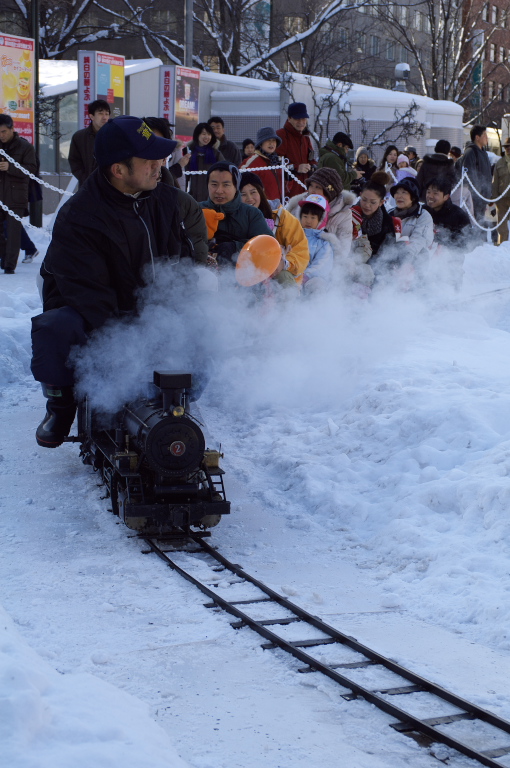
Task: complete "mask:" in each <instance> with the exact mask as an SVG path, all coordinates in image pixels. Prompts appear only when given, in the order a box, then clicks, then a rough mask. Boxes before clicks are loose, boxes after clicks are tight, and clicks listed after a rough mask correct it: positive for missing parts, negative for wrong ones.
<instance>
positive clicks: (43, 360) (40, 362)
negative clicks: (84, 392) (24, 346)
mask: <svg viewBox="0 0 510 768" xmlns="http://www.w3.org/2000/svg"><path fill="white" fill-rule="evenodd" d="M86 341H87V334H86V332H85V322H84V320H83V317H82V316H81V315H80V314H79V312H76V310H74V309H72V308H71V307H61V308H59V309H50V310H49V311H48V312H43V313H42V314H41V315H37V316H36V317H33V318H32V353H33V354H32V374H33V376H34V378H35V379H36V381H41V382H44V383H46V384H58V385H59V386H71V385H72V384H73V383H74V375H73V371H72V369H71V368H70V367H68V365H67V359H68V357H69V353H70V351H71V347H73V346H75V345H76V344H79V345H81V344H85V342H86Z"/></svg>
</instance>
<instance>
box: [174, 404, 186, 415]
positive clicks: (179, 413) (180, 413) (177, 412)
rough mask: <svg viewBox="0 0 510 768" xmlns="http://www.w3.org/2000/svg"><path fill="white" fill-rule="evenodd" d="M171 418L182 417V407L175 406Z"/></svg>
mask: <svg viewBox="0 0 510 768" xmlns="http://www.w3.org/2000/svg"><path fill="white" fill-rule="evenodd" d="M172 416H184V408H183V407H182V405H176V406H175V408H173V410H172Z"/></svg>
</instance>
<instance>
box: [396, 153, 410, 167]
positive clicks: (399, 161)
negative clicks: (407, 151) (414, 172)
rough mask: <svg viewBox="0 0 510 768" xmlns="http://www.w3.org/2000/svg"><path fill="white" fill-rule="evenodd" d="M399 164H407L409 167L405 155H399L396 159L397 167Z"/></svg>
mask: <svg viewBox="0 0 510 768" xmlns="http://www.w3.org/2000/svg"><path fill="white" fill-rule="evenodd" d="M400 163H407V165H409V158H408V157H407V155H399V156H398V157H397V165H400Z"/></svg>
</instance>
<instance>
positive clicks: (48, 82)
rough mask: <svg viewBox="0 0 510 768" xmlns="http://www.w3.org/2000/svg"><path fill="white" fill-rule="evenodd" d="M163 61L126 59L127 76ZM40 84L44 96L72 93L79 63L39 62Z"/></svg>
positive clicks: (75, 83) (75, 85)
mask: <svg viewBox="0 0 510 768" xmlns="http://www.w3.org/2000/svg"><path fill="white" fill-rule="evenodd" d="M162 64H163V62H162V61H161V59H126V62H125V75H126V77H130V75H136V74H138V72H145V71H147V70H149V69H155V68H156V67H161V66H162ZM39 83H40V86H41V91H42V93H43V95H44V96H59V95H61V94H64V93H71V92H72V91H76V90H77V88H78V62H77V61H68V60H65V59H64V60H61V61H53V60H51V59H41V60H40V61H39Z"/></svg>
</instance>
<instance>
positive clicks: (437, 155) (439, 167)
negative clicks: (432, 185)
mask: <svg viewBox="0 0 510 768" xmlns="http://www.w3.org/2000/svg"><path fill="white" fill-rule="evenodd" d="M439 178H441V179H446V180H447V181H449V182H450V184H451V185H452V186H454V184H455V182H456V180H457V174H456V171H455V163H454V161H453V160H452V159H451V158H450V157H448V156H447V155H443V154H442V153H441V152H434V154H432V155H425V157H424V158H423V163H422V165H421V168H420V170H419V171H418V175H417V177H416V182H417V184H418V186H419V187H420V190H421V194H420V200H421V201H422V202H423V201H424V200H425V189H426V186H427V184H428V183H429V182H430V181H432V179H439Z"/></svg>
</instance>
